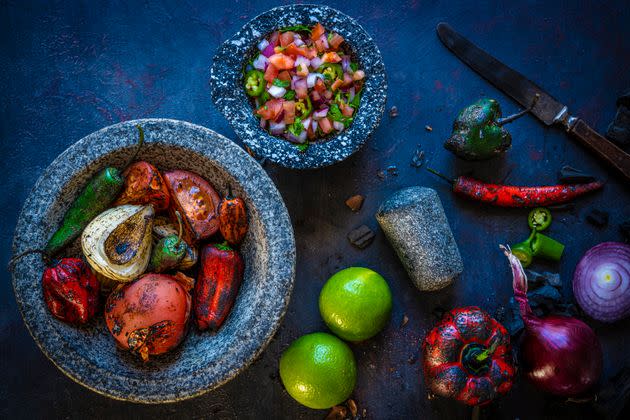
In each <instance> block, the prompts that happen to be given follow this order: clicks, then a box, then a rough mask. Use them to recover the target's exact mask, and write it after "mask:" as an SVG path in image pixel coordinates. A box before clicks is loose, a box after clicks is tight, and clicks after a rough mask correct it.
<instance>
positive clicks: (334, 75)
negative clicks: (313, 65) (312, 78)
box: [317, 63, 343, 82]
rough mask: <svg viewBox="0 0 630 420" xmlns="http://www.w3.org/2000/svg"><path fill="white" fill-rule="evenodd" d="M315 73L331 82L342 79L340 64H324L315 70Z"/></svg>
mask: <svg viewBox="0 0 630 420" xmlns="http://www.w3.org/2000/svg"><path fill="white" fill-rule="evenodd" d="M317 72H318V73H321V74H323V75H324V78H326V80H329V81H331V82H332V81H333V80H335V79H343V68H342V67H341V64H337V63H324V64H322V65H321V66H319V67H318V68H317Z"/></svg>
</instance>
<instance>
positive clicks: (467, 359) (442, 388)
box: [422, 306, 516, 406]
mask: <svg viewBox="0 0 630 420" xmlns="http://www.w3.org/2000/svg"><path fill="white" fill-rule="evenodd" d="M422 352H423V361H422V363H423V370H424V378H425V381H426V383H427V386H428V387H429V388H430V389H431V391H432V392H434V393H435V394H437V395H440V396H442V397H447V398H453V399H455V400H457V401H459V402H461V403H464V404H466V405H470V406H475V405H479V406H483V405H486V404H489V403H490V402H491V401H492V400H493V399H495V398H496V397H498V396H500V395H503V394H505V393H507V392H508V391H509V390H510V388H511V387H512V383H513V380H514V374H515V371H516V368H515V366H514V360H513V357H512V350H511V346H510V336H509V334H508V332H507V330H506V329H505V327H503V325H501V324H499V323H498V322H497V321H496V320H494V319H493V318H492V317H490V315H488V314H487V313H486V312H484V311H483V310H481V309H479V308H477V307H475V306H469V307H465V308H456V309H453V310H452V311H450V312H447V313H446V314H445V315H444V318H443V319H442V321H440V322H439V323H438V324H437V325H436V326H435V328H434V329H433V330H431V331H430V332H429V333H428V334H427V336H426V337H425V339H424V342H423V344H422ZM480 356H483V357H482V358H481V360H478V358H480Z"/></svg>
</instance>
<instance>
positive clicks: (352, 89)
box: [348, 86, 356, 102]
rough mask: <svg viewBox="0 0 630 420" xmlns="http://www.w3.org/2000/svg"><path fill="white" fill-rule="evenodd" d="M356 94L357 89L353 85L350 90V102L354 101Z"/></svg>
mask: <svg viewBox="0 0 630 420" xmlns="http://www.w3.org/2000/svg"><path fill="white" fill-rule="evenodd" d="M355 95H356V91H355V90H354V86H352V87H351V88H350V89H349V90H348V102H352V100H353V99H354V97H355Z"/></svg>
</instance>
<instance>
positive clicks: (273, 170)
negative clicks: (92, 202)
mask: <svg viewBox="0 0 630 420" xmlns="http://www.w3.org/2000/svg"><path fill="white" fill-rule="evenodd" d="M324 3H327V4H329V5H331V6H333V7H336V8H339V9H340V10H342V11H343V12H345V13H347V14H349V15H351V16H353V17H355V18H356V19H357V20H358V21H359V23H361V24H362V25H363V26H364V27H365V29H366V30H367V31H368V32H369V33H370V34H371V35H372V36H373V37H374V39H375V40H376V42H377V44H378V46H379V48H380V50H381V52H382V54H383V58H384V61H385V65H386V67H387V74H388V80H389V102H388V108H389V107H391V106H394V105H395V106H397V107H398V110H399V114H400V115H399V116H398V117H397V118H395V119H392V118H390V117H389V116H387V115H386V116H385V117H384V119H383V121H382V123H381V126H380V128H379V129H378V130H377V131H376V133H375V135H374V137H373V138H372V140H371V141H370V142H369V143H368V145H367V146H366V147H365V148H364V149H363V150H362V151H360V152H359V153H357V154H356V155H355V156H354V157H352V158H351V159H349V160H347V161H346V162H343V163H341V164H338V165H336V166H334V167H331V168H327V169H321V170H315V171H308V172H295V171H291V170H286V169H282V168H278V167H274V166H271V165H268V166H267V167H266V169H267V171H268V172H269V174H270V175H271V177H272V178H273V179H274V181H275V182H276V183H277V185H278V188H279V190H280V192H281V193H282V195H283V197H284V199H285V201H286V203H287V206H288V208H289V212H290V214H291V218H292V220H293V225H294V228H295V236H296V240H297V252H298V267H297V278H296V286H295V290H294V294H293V298H292V300H291V305H290V307H289V311H288V313H287V316H286V318H285V321H284V324H283V326H282V328H281V329H280V330H279V332H278V334H277V335H276V338H275V340H274V341H273V342H272V343H271V345H270V346H269V347H268V349H267V350H266V351H265V352H264V354H263V355H262V357H261V358H260V360H258V361H257V362H255V363H254V364H253V365H252V366H251V367H250V368H249V369H248V370H247V371H246V372H244V373H243V374H241V375H240V376H239V377H237V378H236V379H234V380H233V381H232V382H230V383H228V384H227V385H225V386H224V387H222V388H220V389H219V390H216V391H214V392H211V393H209V394H207V395H205V396H202V397H199V398H196V399H194V400H191V401H188V402H183V403H179V404H173V405H164V406H152V407H151V406H141V405H134V404H127V403H123V402H118V401H113V400H110V399H108V398H106V397H102V396H100V395H97V394H95V393H93V392H91V391H88V390H87V389H84V388H82V387H81V386H79V385H77V384H75V383H74V382H72V381H71V380H70V379H68V378H66V377H65V376H64V375H63V374H62V373H61V372H60V371H58V370H57V369H56V368H55V367H54V366H53V365H52V363H50V362H49V361H48V360H46V358H45V357H44V356H43V354H42V353H41V352H40V351H39V349H38V348H37V346H36V345H35V343H34V342H33V340H32V339H31V338H30V336H29V335H28V332H27V330H26V328H25V327H24V325H23V323H22V319H21V317H20V314H19V312H18V309H17V307H16V303H15V300H14V296H13V292H12V290H11V285H10V278H9V275H8V273H7V272H6V271H5V272H4V274H3V277H2V280H3V281H2V286H1V289H0V290H1V293H0V339H1V346H0V349H1V350H0V360H1V363H2V365H1V367H2V369H1V372H2V381H0V382H2V388H1V390H2V400H3V404H2V405H0V408H1V409H2V417H5V418H7V417H8V418H12V419H16V418H42V417H46V418H101V417H117V418H125V417H129V418H139V417H147V418H156V417H158V416H159V417H173V418H197V417H204V418H209V417H219V418H223V417H235V416H238V417H241V418H322V417H323V416H324V414H325V412H323V411H313V410H309V409H306V408H304V407H302V406H300V405H298V404H297V403H296V402H295V401H293V399H291V397H289V396H288V394H287V393H286V392H285V391H284V390H283V388H282V385H281V383H280V381H279V379H278V358H279V355H280V353H281V351H282V350H283V349H284V348H285V347H286V346H287V345H288V344H289V343H290V342H291V341H292V340H293V339H295V338H297V337H299V336H300V335H302V334H305V333H308V332H312V331H318V330H325V326H324V324H323V322H322V320H321V319H320V317H319V313H318V309H317V297H318V295H319V291H320V289H321V287H322V284H323V283H324V281H325V280H326V279H327V278H328V277H329V276H330V275H331V274H332V273H334V272H335V271H337V270H338V269H341V268H343V267H347V266H351V265H363V266H368V267H371V268H373V269H375V270H377V271H379V272H381V273H382V274H383V275H384V276H385V277H386V278H387V280H388V281H389V283H390V285H391V287H392V290H393V294H394V313H393V317H392V320H391V322H390V325H389V327H388V328H387V330H386V331H385V332H383V333H382V334H380V335H379V336H378V337H376V338H374V339H372V340H370V341H368V342H366V343H363V344H361V345H355V346H353V349H354V352H355V355H356V357H357V360H358V363H359V379H358V384H357V387H356V390H355V393H354V397H355V399H356V401H357V403H358V405H359V407H360V409H361V410H362V409H363V408H365V409H366V410H367V415H368V417H370V418H378V419H383V418H442V419H446V418H449V419H450V418H462V419H465V418H469V417H470V410H469V409H468V408H465V407H460V406H456V405H454V404H452V403H450V402H448V401H443V400H431V401H430V400H428V399H427V394H426V389H425V387H424V384H423V382H422V378H421V376H420V367H419V363H418V362H417V358H418V349H419V341H420V340H421V339H422V337H423V336H424V334H425V332H426V331H427V329H428V328H429V327H430V326H431V325H432V324H433V322H434V321H435V316H434V315H433V312H434V309H435V308H436V307H443V308H450V307H453V306H456V305H479V306H481V307H483V308H485V309H486V310H488V311H489V312H490V313H494V312H495V311H496V310H497V308H499V307H500V306H501V305H505V304H506V303H507V302H508V299H509V297H510V296H511V281H510V274H509V271H508V267H507V263H506V261H505V259H504V257H502V255H501V254H500V253H499V250H498V247H497V245H498V244H499V243H505V242H508V243H510V242H515V241H517V240H519V239H521V238H523V237H524V236H525V235H526V228H525V226H524V218H525V215H526V212H525V211H521V210H499V209H489V208H487V207H484V206H481V205H477V204H474V203H470V202H467V201H464V200H461V199H458V198H456V197H454V196H453V195H452V194H451V193H450V191H449V189H448V186H447V185H445V184H443V183H442V182H441V181H440V180H438V179H436V178H435V177H433V176H432V175H431V174H429V173H427V172H426V171H424V170H422V169H416V168H413V167H412V166H410V161H411V157H412V153H413V151H414V150H415V149H416V147H417V145H418V144H420V145H421V147H422V149H423V150H424V151H425V153H426V158H427V160H428V162H429V163H430V166H432V167H435V168H438V169H440V170H442V171H444V172H446V173H450V174H462V173H466V172H471V173H473V174H474V175H475V176H477V177H480V178H483V179H486V180H489V181H506V182H509V183H514V184H522V185H524V184H546V183H554V182H555V181H556V173H557V171H558V169H559V168H560V167H561V166H562V165H564V164H571V165H574V166H577V167H580V168H582V169H583V170H586V171H589V172H592V173H594V174H596V175H597V176H598V177H601V178H604V179H607V180H608V183H607V185H606V188H605V190H604V191H603V192H602V193H599V194H596V195H593V196H591V197H589V198H585V199H582V200H580V201H579V202H578V203H577V206H576V208H575V209H574V210H573V211H569V212H564V213H558V215H557V217H556V219H555V220H556V222H555V223H554V225H553V227H552V230H551V233H552V234H553V236H554V237H556V238H558V239H559V240H561V241H562V242H565V243H566V244H567V251H566V255H565V256H564V258H563V260H562V262H561V263H560V264H557V265H548V266H544V265H543V266H538V268H539V269H545V270H554V271H559V272H560V273H561V275H562V279H563V281H564V285H565V286H564V292H565V295H566V297H567V298H571V289H570V279H571V276H572V274H573V268H574V267H575V264H576V263H577V261H578V259H579V257H580V256H581V255H582V254H583V253H584V251H586V250H587V249H588V248H590V247H591V246H592V245H595V244H596V243H599V242H602V241H620V240H622V238H621V235H620V233H619V231H618V224H619V223H620V222H621V221H622V220H625V219H628V218H630V195H629V189H628V188H627V186H626V188H625V189H624V188H623V185H622V184H621V181H619V180H618V179H616V178H614V177H613V176H612V175H611V174H610V173H608V172H607V171H606V170H605V168H604V167H603V166H601V165H600V164H599V163H598V162H597V161H596V160H595V159H594V158H592V157H591V156H589V155H588V154H587V153H586V151H585V150H584V149H583V148H581V147H580V146H578V145H577V144H575V143H574V142H573V141H572V140H570V139H569V138H567V137H566V135H565V134H564V133H562V132H561V131H560V130H556V129H547V128H545V127H543V126H542V125H541V124H540V123H538V122H537V121H536V120H534V119H533V118H531V117H525V118H523V119H522V120H520V121H518V122H515V123H514V124H513V125H511V127H510V130H511V131H512V133H513V137H514V146H513V148H512V150H511V151H510V152H509V153H508V154H507V156H506V157H505V158H504V159H498V160H495V161H492V162H491V163H483V164H468V163H463V162H458V161H456V160H455V159H454V158H453V156H452V155H451V154H450V153H448V152H446V151H445V150H444V149H443V148H442V142H443V140H444V138H445V137H446V136H447V135H448V133H449V132H450V125H451V123H452V120H453V118H454V116H455V115H456V113H457V112H458V111H459V110H460V109H461V108H462V107H464V106H465V105H467V104H469V103H470V102H472V101H475V100H476V99H478V98H479V97H482V96H487V97H494V98H497V99H498V100H499V101H500V102H501V104H502V105H503V109H504V112H505V113H506V114H507V113H511V112H512V111H516V110H517V109H518V107H517V105H516V104H515V103H514V102H512V101H510V100H509V99H507V98H506V97H505V96H504V95H502V94H501V93H499V92H497V91H496V90H495V89H494V88H493V87H491V86H489V85H488V84H487V83H486V82H485V81H483V80H482V79H481V78H480V77H478V76H477V75H476V74H474V73H473V72H472V71H471V70H469V69H468V68H467V67H466V66H464V65H463V64H462V63H461V62H459V61H458V60H457V58H455V57H454V56H452V55H451V54H450V53H449V52H448V51H447V50H446V49H445V48H444V47H443V46H442V44H441V43H440V42H439V41H438V39H437V37H436V35H435V25H436V24H437V23H438V22H440V21H448V22H450V23H451V24H452V25H453V26H454V27H455V28H456V29H458V30H459V31H460V32H462V33H463V34H465V35H467V36H469V37H470V38H471V39H473V40H475V41H476V42H477V43H478V44H479V45H480V46H482V47H484V48H486V49H487V50H489V51H491V52H492V53H493V54H494V55H496V56H497V57H498V58H500V59H502V60H503V61H505V62H506V63H507V64H509V65H511V66H513V67H515V68H517V69H519V70H520V71H522V72H523V73H524V74H526V75H528V76H529V77H530V78H531V79H533V80H536V81H537V82H538V83H539V84H540V85H541V86H543V87H545V88H546V89H547V90H548V91H549V92H551V93H552V94H553V95H555V96H556V97H558V98H559V99H561V100H562V101H564V102H565V103H566V104H567V105H568V106H569V108H570V110H571V111H573V112H575V114H579V115H580V116H581V117H582V118H584V119H585V120H586V121H587V122H589V123H590V124H592V126H593V127H594V128H596V129H598V130H599V131H600V132H604V131H605V129H606V127H607V125H608V123H609V122H610V121H611V120H612V118H613V116H614V113H615V99H616V97H617V96H618V95H619V94H621V93H622V92H623V91H625V90H627V89H628V88H630V25H629V24H628V23H629V22H630V7H628V2H627V1H623V0H621V1H610V2H595V1H579V2H562V3H561V2H550V1H543V2H528V3H525V2H505V3H504V4H499V3H496V2H484V1H476V2H467V1H450V2H446V1H445V2H441V3H437V2H432V1H427V2H423V1H408V2H394V1H382V0H381V1H364V2H345V3H344V2H328V1H325V2H324ZM273 5H275V4H274V3H273V2H270V1H257V2H254V1H228V2H218V1H217V2H206V1H193V0H190V1H180V2H176V1H172V2H156V1H154V2H138V1H84V2H74V3H70V2H45V1H42V2H26V1H18V0H15V1H10V0H0V33H1V36H0V92H1V95H2V100H1V102H0V139H1V144H0V157H1V158H2V163H1V171H0V173H2V174H3V176H4V181H3V184H2V190H1V193H0V201H1V203H2V205H1V206H0V211H1V213H0V218H1V220H2V231H1V236H0V240H1V241H2V247H1V252H2V258H1V260H2V261H3V262H6V261H7V260H8V258H9V254H10V244H11V237H12V235H13V229H14V227H15V221H16V219H17V215H18V212H19V210H20V208H21V206H22V203H23V202H24V199H25V198H26V196H27V194H28V192H29V190H30V189H31V187H32V186H33V184H34V183H35V181H36V179H37V178H38V177H39V175H40V174H41V172H42V171H43V170H44V168H45V167H46V166H47V165H48V164H49V163H50V162H51V161H52V160H53V159H54V158H55V157H56V156H57V155H58V154H59V153H61V152H62V151H63V150H64V149H65V148H67V147H68V146H69V145H70V144H72V143H73V142H75V141H77V140H78V139H80V138H81V137H83V136H85V135H87V134H89V133H91V132H93V131H95V130H97V129H99V128H101V127H103V126H107V125H109V124H113V123H116V122H119V121H121V120H127V119H131V118H141V117H169V118H176V119H182V120H186V121H190V122H193V123H196V124H201V125H203V126H206V127H209V128H211V129H214V130H216V131H218V132H219V133H222V134H225V135H227V136H228V137H231V138H233V139H234V140H236V141H238V140H237V139H236V138H234V134H233V132H232V130H231V129H230V128H229V126H228V124H227V121H225V120H224V118H223V117H222V116H221V115H220V114H219V113H218V112H217V111H216V110H215V109H214V107H213V105H212V103H211V100H210V94H209V87H208V77H209V65H210V61H211V59H212V56H213V54H214V52H215V50H216V48H217V46H218V45H219V44H220V43H221V42H222V41H223V40H225V39H226V38H227V37H229V36H231V35H232V34H233V33H234V32H236V31H237V30H238V29H239V28H240V27H241V25H243V23H245V22H246V21H247V20H249V19H250V18H252V17H254V16H255V15H257V14H258V13H260V12H262V11H264V10H266V9H268V8H270V7H272V6H273ZM426 125H430V126H431V127H433V131H432V132H428V131H426V130H425V126H426ZM390 165H396V166H397V168H398V175H397V176H388V177H387V178H386V179H385V180H381V179H380V178H379V177H378V176H377V172H378V171H379V170H380V169H385V168H387V167H388V166H390ZM417 184H420V185H425V186H429V187H432V188H435V189H436V190H437V191H438V193H439V194H440V197H441V199H442V201H443V203H444V207H445V209H446V213H447V215H448V217H449V220H450V223H451V226H452V228H453V231H454V234H455V237H456V239H457V241H458V243H459V247H460V250H461V252H462V255H463V258H464V263H465V266H466V269H465V273H464V275H463V276H462V278H461V279H460V280H459V281H458V282H457V284H455V285H454V286H453V287H452V288H450V289H448V290H446V291H443V292H440V293H435V294H422V293H419V292H417V291H416V290H415V289H414V288H413V287H412V285H411V283H410V281H409V280H408V279H407V277H406V274H405V272H404V270H403V268H402V267H401V265H400V264H399V262H398V260H397V258H396V256H395V255H394V252H393V251H392V250H391V248H390V247H389V246H388V244H387V242H386V240H385V238H384V236H383V234H382V232H380V231H378V230H377V226H376V222H375V220H374V218H373V215H374V213H375V211H376V208H377V206H378V204H379V202H380V201H381V200H383V199H384V198H385V197H386V196H387V195H388V194H390V193H391V192H393V191H394V190H396V189H397V188H400V187H404V186H410V185H417ZM356 193H360V194H363V195H365V196H366V202H365V205H364V207H363V209H362V210H361V212H360V213H358V214H353V213H351V212H350V211H349V210H348V209H347V208H346V207H345V205H344V200H345V199H346V198H347V197H349V196H350V195H352V194H356ZM592 208H599V209H603V210H606V211H608V212H610V223H609V225H608V227H606V228H602V229H598V228H595V227H593V226H591V225H590V224H588V223H586V222H585V214H586V213H587V212H588V211H589V210H590V209H592ZM360 224H367V225H369V226H371V227H372V228H373V229H375V230H377V234H376V239H375V241H374V243H373V244H372V245H371V246H370V247H369V248H367V249H366V250H364V251H359V250H356V249H354V248H352V247H351V246H350V245H349V244H348V241H347V240H346V234H347V232H348V231H350V230H351V229H353V228H355V227H357V226H358V225H360ZM404 315H406V316H407V317H408V318H409V322H408V324H407V325H406V326H405V327H403V328H400V327H399V325H400V323H401V320H402V318H403V316H404ZM590 324H591V325H592V326H593V327H594V328H595V330H596V332H597V334H598V336H599V337H600V338H601V340H602V343H603V347H604V353H605V360H604V365H605V374H606V378H608V377H610V375H612V374H613V373H614V372H615V371H617V370H618V369H619V368H620V367H621V366H622V365H623V364H624V363H628V347H630V321H629V320H626V321H624V322H619V323H617V324H615V325H603V324H599V323H595V322H590ZM590 416H591V413H590V412H589V411H588V408H586V407H583V406H579V405H571V404H568V405H567V404H561V403H559V402H558V401H556V400H553V399H551V398H547V397H545V396H543V395H542V394H541V393H539V392H537V391H536V390H535V389H534V388H533V387H532V386H531V385H530V384H528V383H526V382H524V381H523V380H518V381H517V383H516V385H515V386H514V388H513V390H512V392H511V393H510V395H509V396H507V397H506V398H503V399H501V400H500V401H498V402H497V403H496V404H494V405H492V406H491V407H488V408H484V409H483V410H482V417H487V418H495V417H496V418H509V419H514V418H521V419H537V418H542V417H547V418H549V417H562V418H578V417H590Z"/></svg>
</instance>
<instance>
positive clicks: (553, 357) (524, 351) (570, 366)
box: [502, 247, 603, 397]
mask: <svg viewBox="0 0 630 420" xmlns="http://www.w3.org/2000/svg"><path fill="white" fill-rule="evenodd" d="M502 249H503V251H504V253H505V255H506V256H507V257H508V259H509V261H510V266H511V268H512V275H513V284H512V286H513V288H514V298H515V299H516V301H517V302H518V304H519V307H520V312H521V317H522V318H523V323H524V324H525V334H524V336H523V341H522V347H521V358H522V364H523V373H524V374H525V376H527V377H528V378H529V379H530V380H531V381H532V382H533V383H534V384H535V385H536V386H537V387H538V388H540V389H541V390H543V391H545V392H548V393H550V394H554V395H558V396H562V397H580V396H583V395H584V394H585V393H586V392H587V391H589V390H591V389H592V388H593V387H594V386H595V385H596V384H597V382H598V381H599V379H600V377H601V374H602V367H603V355H602V348H601V345H600V343H599V340H598V339H597V336H596V335H595V332H594V331H593V330H592V329H591V328H590V327H589V326H588V325H586V324H585V323H584V322H582V321H580V320H579V319H576V318H571V317H564V316H547V317H543V318H538V317H536V316H535V315H534V313H533V312H532V310H531V307H530V306H529V303H528V302H527V276H526V275H525V272H524V270H523V267H522V265H521V262H520V261H519V260H518V258H517V257H516V256H515V255H514V254H512V252H511V251H510V250H509V249H508V248H505V247H502Z"/></svg>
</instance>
